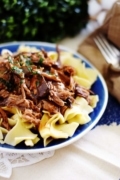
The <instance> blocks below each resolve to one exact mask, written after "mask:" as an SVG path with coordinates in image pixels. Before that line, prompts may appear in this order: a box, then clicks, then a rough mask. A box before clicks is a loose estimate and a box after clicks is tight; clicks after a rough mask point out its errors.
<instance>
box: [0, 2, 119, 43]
mask: <svg viewBox="0 0 120 180" xmlns="http://www.w3.org/2000/svg"><path fill="white" fill-rule="evenodd" d="M115 1H116V0H109V1H108V0H58V1H56V0H52V1H50V0H27V1H26V0H1V1H0V4H1V5H0V42H1V43H2V42H10V41H23V40H24V41H26V40H27V41H46V42H54V43H56V42H59V41H62V40H63V39H64V38H73V37H77V35H78V34H80V33H81V32H82V31H83V32H85V31H87V32H89V33H91V32H92V31H94V30H95V29H96V28H98V27H99V26H101V25H102V23H103V21H104V18H105V15H106V13H107V11H108V10H109V9H110V8H111V7H112V5H113V3H114V2H115Z"/></svg>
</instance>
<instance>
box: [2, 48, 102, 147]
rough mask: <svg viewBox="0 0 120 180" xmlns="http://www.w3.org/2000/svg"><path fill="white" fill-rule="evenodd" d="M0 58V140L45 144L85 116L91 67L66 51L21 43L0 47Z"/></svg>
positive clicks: (91, 101)
mask: <svg viewBox="0 0 120 180" xmlns="http://www.w3.org/2000/svg"><path fill="white" fill-rule="evenodd" d="M0 60H1V62H0V69H1V70H0V71H1V73H0V143H6V144H9V145H12V146H16V145H17V144H19V143H20V142H24V143H25V145H26V146H34V145H35V144H36V143H38V142H39V141H43V144H44V146H47V145H48V144H49V143H50V142H51V141H53V140H54V139H60V138H64V139H66V138H68V137H71V136H73V134H74V133H75V131H76V129H77V127H78V126H79V125H83V124H86V123H88V122H89V121H90V120H91V118H90V115H89V114H90V113H91V112H92V111H93V110H94V108H95V107H96V106H97V102H98V101H99V97H98V95H96V94H94V92H92V91H91V90H90V88H91V86H92V85H93V83H94V82H95V81H96V79H97V71H96V70H94V69H92V68H89V67H86V66H85V64H84V63H83V62H82V61H81V60H80V59H78V58H76V57H74V56H73V55H72V54H71V53H70V52H66V51H60V50H59V51H58V49H57V51H50V52H45V51H44V50H39V49H36V48H34V47H29V46H24V45H21V46H20V47H19V48H18V51H17V54H12V53H11V52H10V51H9V50H5V49H4V50H3V51H2V53H1V57H0Z"/></svg>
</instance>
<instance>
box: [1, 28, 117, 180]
mask: <svg viewBox="0 0 120 180" xmlns="http://www.w3.org/2000/svg"><path fill="white" fill-rule="evenodd" d="M87 35H88V32H86V31H82V32H81V33H80V34H78V35H77V36H75V37H74V38H66V39H64V40H62V41H60V42H59V44H62V45H65V46H67V47H69V48H71V49H72V50H75V51H76V50H77V47H78V45H79V44H80V43H81V42H82V41H83V39H84V38H85V37H86V36H87ZM113 105H114V107H115V110H114V113H112V115H111V113H110V111H112V106H113ZM119 115H120V111H119V104H118V102H117V101H116V100H115V99H114V98H113V97H111V96H110V98H109V102H108V106H107V109H106V111H105V113H104V116H103V117H102V118H101V120H100V122H99V123H98V125H99V126H98V125H97V127H95V129H93V130H91V131H90V132H89V133H87V134H86V135H85V136H84V137H83V138H82V139H80V140H78V141H77V142H75V143H74V144H71V145H69V146H67V147H64V148H62V149H59V150H56V151H55V154H54V156H53V157H51V158H48V159H44V160H43V161H41V162H39V163H36V164H33V165H30V166H26V167H19V168H14V169H13V173H12V175H11V177H10V178H9V179H10V180H33V179H34V180H38V179H39V180H61V179H64V180H68V179H69V180H80V179H81V180H88V179H89V180H98V179H99V180H119V179H120V163H119V161H118V159H120V153H119V152H120V145H119V146H118V143H119V142H120V141H119V137H118V135H120V126H116V125H115V126H113V127H112V126H110V127H108V126H107V127H106V126H103V125H104V124H105V120H106V121H107V123H106V124H108V125H109V124H110V123H111V122H115V121H117V123H118V124H119V123H120V118H119V117H120V116H119ZM110 128H111V129H110ZM101 129H102V131H101ZM101 132H103V133H102V136H101V134H100V133H101ZM116 132H117V135H116ZM104 133H105V134H104ZM96 135H97V137H96ZM108 135H109V136H108ZM96 138H98V139H99V142H97V141H95V140H96ZM114 139H115V140H116V141H114ZM102 142H103V144H102ZM96 143H97V145H96ZM106 143H108V145H107V146H105V144H106ZM103 145H104V146H103ZM89 148H90V149H89ZM118 151H119V152H118ZM113 162H114V163H113ZM0 180H5V178H2V177H0Z"/></svg>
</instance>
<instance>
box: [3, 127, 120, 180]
mask: <svg viewBox="0 0 120 180" xmlns="http://www.w3.org/2000/svg"><path fill="white" fill-rule="evenodd" d="M119 137H120V126H116V125H114V126H110V127H109V126H99V127H96V128H95V129H93V130H91V131H90V132H89V133H88V134H86V136H84V137H83V138H82V139H81V140H79V141H77V142H76V143H74V144H72V145H70V146H68V147H65V148H63V149H59V150H57V151H56V152H55V154H54V156H52V157H51V158H49V159H45V160H43V161H41V162H39V163H37V164H34V165H31V166H26V167H20V168H15V169H14V170H13V173H12V176H11V178H9V179H10V180H21V179H22V180H33V179H34V180H61V179H63V180H68V179H69V180H119V179H120V161H119V160H120V153H119V152H120V143H119V142H120V141H119ZM0 180H5V178H0Z"/></svg>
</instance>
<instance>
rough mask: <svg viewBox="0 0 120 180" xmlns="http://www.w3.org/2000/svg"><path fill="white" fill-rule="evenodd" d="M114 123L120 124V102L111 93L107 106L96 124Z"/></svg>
mask: <svg viewBox="0 0 120 180" xmlns="http://www.w3.org/2000/svg"><path fill="white" fill-rule="evenodd" d="M112 123H116V125H119V124H120V103H119V102H118V101H117V100H116V99H115V98H114V97H113V96H112V95H110V94H109V99H108V104H107V108H106V110H105V112H104V114H103V116H102V118H101V119H100V121H99V122H98V123H97V125H96V126H98V125H105V124H106V125H110V124H112Z"/></svg>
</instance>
